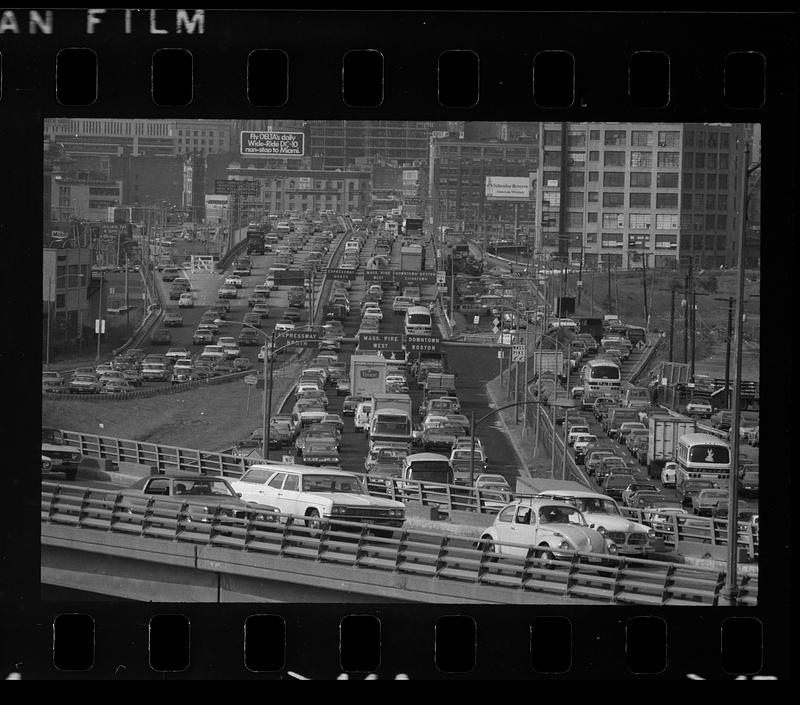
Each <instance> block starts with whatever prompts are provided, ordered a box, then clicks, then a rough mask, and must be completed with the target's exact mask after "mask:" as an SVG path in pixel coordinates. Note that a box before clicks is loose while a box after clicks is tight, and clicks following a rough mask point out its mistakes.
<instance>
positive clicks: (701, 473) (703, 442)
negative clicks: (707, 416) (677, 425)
mask: <svg viewBox="0 0 800 705" xmlns="http://www.w3.org/2000/svg"><path fill="white" fill-rule="evenodd" d="M675 456H676V457H675V460H676V461H677V463H678V470H677V478H676V479H677V482H676V484H678V485H681V484H683V483H684V482H686V480H711V481H714V482H716V481H719V480H721V481H724V482H727V481H728V479H729V477H730V474H731V447H730V444H728V443H727V442H725V441H723V440H722V439H721V438H718V437H717V436H712V435H711V434H709V433H685V434H684V435H682V436H680V438H678V449H677V452H676V454H675Z"/></svg>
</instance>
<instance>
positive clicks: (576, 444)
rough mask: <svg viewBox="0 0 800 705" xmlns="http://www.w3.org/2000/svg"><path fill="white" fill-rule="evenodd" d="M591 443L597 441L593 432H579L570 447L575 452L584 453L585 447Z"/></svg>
mask: <svg viewBox="0 0 800 705" xmlns="http://www.w3.org/2000/svg"><path fill="white" fill-rule="evenodd" d="M593 443H597V436H595V435H594V434H593V433H580V434H578V435H577V436H576V437H575V439H574V440H573V441H572V447H573V448H574V449H575V452H576V453H585V451H586V448H588V447H589V446H590V445H592V444H593Z"/></svg>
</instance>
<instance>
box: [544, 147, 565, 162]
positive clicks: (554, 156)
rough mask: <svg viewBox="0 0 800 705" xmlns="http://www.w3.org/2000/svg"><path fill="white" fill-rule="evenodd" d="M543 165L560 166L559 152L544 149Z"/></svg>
mask: <svg viewBox="0 0 800 705" xmlns="http://www.w3.org/2000/svg"><path fill="white" fill-rule="evenodd" d="M544 166H561V152H556V151H553V150H549V151H548V150H546V151H545V153H544Z"/></svg>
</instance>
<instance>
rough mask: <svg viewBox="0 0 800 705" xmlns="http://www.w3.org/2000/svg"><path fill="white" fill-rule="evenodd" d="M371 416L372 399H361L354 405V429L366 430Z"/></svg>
mask: <svg viewBox="0 0 800 705" xmlns="http://www.w3.org/2000/svg"><path fill="white" fill-rule="evenodd" d="M371 416H372V399H370V400H369V401H362V402H361V403H360V404H359V405H358V406H357V407H356V413H355V415H354V416H353V426H355V430H356V431H365V432H366V431H367V429H368V428H369V422H370V417H371Z"/></svg>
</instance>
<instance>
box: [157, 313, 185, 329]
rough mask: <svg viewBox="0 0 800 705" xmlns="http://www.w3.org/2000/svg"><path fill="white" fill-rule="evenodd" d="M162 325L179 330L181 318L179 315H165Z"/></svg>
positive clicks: (181, 323) (181, 322)
mask: <svg viewBox="0 0 800 705" xmlns="http://www.w3.org/2000/svg"><path fill="white" fill-rule="evenodd" d="M162 323H163V324H164V325H165V326H169V327H171V328H172V327H174V328H180V327H181V326H182V325H183V316H181V314H180V313H165V314H164V318H163V320H162Z"/></svg>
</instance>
